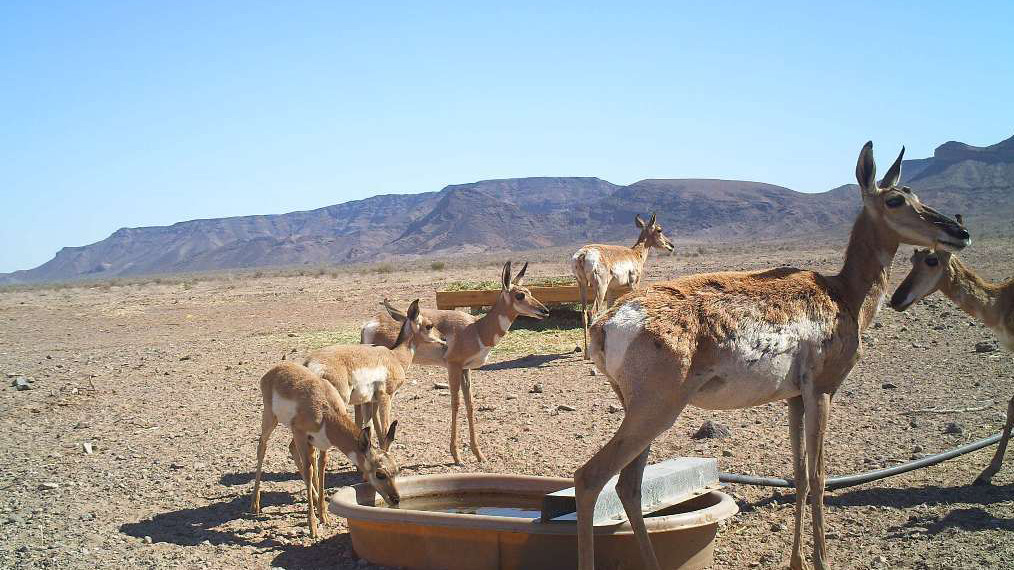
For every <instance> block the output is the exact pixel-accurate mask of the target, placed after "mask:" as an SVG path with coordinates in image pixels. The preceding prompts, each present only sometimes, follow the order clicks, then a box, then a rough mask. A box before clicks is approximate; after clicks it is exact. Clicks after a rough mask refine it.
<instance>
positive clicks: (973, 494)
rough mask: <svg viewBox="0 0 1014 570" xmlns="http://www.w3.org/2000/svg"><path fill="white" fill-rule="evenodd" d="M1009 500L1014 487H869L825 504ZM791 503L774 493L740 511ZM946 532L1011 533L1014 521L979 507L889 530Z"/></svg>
mask: <svg viewBox="0 0 1014 570" xmlns="http://www.w3.org/2000/svg"><path fill="white" fill-rule="evenodd" d="M1011 500H1014V484H1011V485H996V486H994V485H984V486H975V485H960V486H956V487H940V486H929V487H913V488H900V487H871V488H864V489H856V490H852V491H847V492H843V493H841V494H836V495H832V496H831V497H829V498H828V499H827V500H826V501H825V503H826V504H827V505H828V506H833V507H860V506H883V507H891V508H895V509H905V508H912V507H916V506H918V505H929V506H937V505H950V504H970V505H993V504H997V503H1006V502H1009V501H1011ZM794 502H795V495H794V494H793V493H791V492H789V493H785V494H781V493H776V494H775V495H773V496H771V497H768V498H765V499H762V500H760V501H757V502H755V503H752V504H749V505H746V506H745V508H744V509H743V510H746V511H749V510H753V509H754V508H757V507H761V506H764V505H769V504H771V503H786V504H792V503H794ZM949 529H954V530H964V531H981V530H1005V531H1014V519H1010V518H999V517H995V516H993V515H992V514H991V513H989V512H988V511H986V510H985V509H983V508H981V507H966V508H957V509H954V510H951V511H949V512H948V513H947V514H946V515H944V516H943V517H941V516H940V515H938V514H936V513H928V514H919V515H912V516H910V517H909V519H908V521H907V522H906V523H905V524H902V525H898V526H895V527H891V528H890V529H889V531H890V532H891V535H890V536H891V537H892V538H902V537H905V536H908V535H909V534H911V533H912V532H915V531H918V532H922V533H924V534H928V535H935V534H939V533H941V532H946V531H947V530H949Z"/></svg>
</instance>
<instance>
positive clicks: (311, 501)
mask: <svg viewBox="0 0 1014 570" xmlns="http://www.w3.org/2000/svg"><path fill="white" fill-rule="evenodd" d="M306 435H307V434H305V433H303V432H297V431H295V430H293V436H294V439H295V441H296V453H297V454H299V459H300V462H301V464H302V465H303V466H304V469H303V473H304V476H303V482H304V483H306V504H307V506H306V520H307V525H308V526H309V527H310V538H317V515H316V512H315V511H316V508H315V507H316V501H315V492H314V487H315V486H316V485H315V483H316V471H317V469H316V463H317V462H316V458H315V457H314V456H313V455H311V450H310V444H309V443H308V441H307V437H306Z"/></svg>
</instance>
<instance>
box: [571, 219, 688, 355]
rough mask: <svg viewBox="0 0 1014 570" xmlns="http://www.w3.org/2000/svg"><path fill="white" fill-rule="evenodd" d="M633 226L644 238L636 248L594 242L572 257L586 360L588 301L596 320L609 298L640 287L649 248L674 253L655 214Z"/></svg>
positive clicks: (641, 238)
mask: <svg viewBox="0 0 1014 570" xmlns="http://www.w3.org/2000/svg"><path fill="white" fill-rule="evenodd" d="M634 223H635V224H636V225H637V227H638V228H640V229H641V235H639V236H638V237H637V243H635V244H634V246H633V247H623V246H621V245H601V244H594V243H593V244H590V245H586V246H584V247H582V248H581V249H579V250H577V251H576V252H575V253H574V255H573V256H572V257H571V258H570V268H571V271H572V272H573V273H574V277H575V278H576V279H577V287H578V291H579V292H580V294H581V319H582V320H583V326H584V353H583V354H584V358H585V360H587V359H588V321H589V318H588V301H589V300H590V301H591V302H592V308H591V314H592V316H593V317H594V316H595V314H597V313H598V312H599V311H601V310H603V309H604V308H605V305H606V301H607V296H608V297H609V298H608V301H609V302H610V303H611V302H612V298H613V297H615V296H616V295H618V294H619V293H621V292H623V291H624V290H626V289H628V288H629V289H636V288H637V285H638V284H639V283H640V282H641V276H642V275H644V262H645V260H647V259H648V249H649V248H652V247H657V248H659V249H666V250H668V251H669V252H670V253H671V252H672V250H673V245H672V242H670V241H669V238H667V237H665V234H663V233H662V226H660V225H658V224H656V223H655V214H652V215H651V219H650V220H648V222H647V223H645V222H644V220H642V219H641V216H640V215H637V216H634Z"/></svg>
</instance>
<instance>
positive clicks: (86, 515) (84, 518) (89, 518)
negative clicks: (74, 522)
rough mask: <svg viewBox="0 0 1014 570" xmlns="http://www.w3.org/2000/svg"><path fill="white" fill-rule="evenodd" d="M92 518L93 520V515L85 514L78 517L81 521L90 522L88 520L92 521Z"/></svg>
mask: <svg viewBox="0 0 1014 570" xmlns="http://www.w3.org/2000/svg"><path fill="white" fill-rule="evenodd" d="M94 518H95V515H93V514H91V513H85V514H83V515H81V517H80V519H81V520H83V521H90V520H93V519H94Z"/></svg>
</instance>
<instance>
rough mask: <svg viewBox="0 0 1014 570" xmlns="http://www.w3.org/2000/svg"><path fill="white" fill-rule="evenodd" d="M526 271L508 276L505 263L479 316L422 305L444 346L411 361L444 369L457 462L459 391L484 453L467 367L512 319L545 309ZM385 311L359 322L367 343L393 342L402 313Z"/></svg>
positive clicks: (482, 359) (475, 447)
mask: <svg viewBox="0 0 1014 570" xmlns="http://www.w3.org/2000/svg"><path fill="white" fill-rule="evenodd" d="M527 270H528V264H527V263H525V265H524V267H522V268H521V271H519V272H518V274H517V275H516V276H514V278H513V279H511V262H510V261H508V262H507V263H505V264H504V266H503V272H502V274H501V289H500V296H499V297H497V301H496V304H495V305H493V308H492V309H490V311H489V312H488V313H486V314H485V315H483V316H482V317H481V318H478V319H477V318H475V317H473V316H471V315H467V314H465V313H462V312H461V311H448V310H439V309H422V315H423V316H424V317H426V318H428V319H429V320H430V321H431V322H433V324H434V326H435V327H436V328H437V329H438V330H439V331H440V333H441V334H443V335H444V338H446V339H447V351H446V352H445V353H438V352H436V351H433V350H425V349H421V350H418V351H416V355H415V362H417V363H419V364H426V365H433V366H443V367H445V368H447V384H448V387H449V388H450V390H451V457H453V458H454V462H455V463H461V460H460V458H459V457H458V406H459V402H458V392H459V390H460V391H461V393H462V394H464V396H465V413H466V415H467V416H468V437H469V444H470V445H471V447H472V453H473V454H475V458H476V459H477V460H479V461H483V460H484V459H485V458H484V457H483V455H482V451H480V450H479V440H478V438H477V437H476V435H475V431H476V429H475V416H474V412H473V411H472V381H471V373H470V370H472V369H473V368H479V367H480V366H482V365H483V364H485V363H486V359H487V358H488V357H489V352H490V350H492V349H493V347H494V346H496V343H498V342H500V340H501V339H502V338H503V337H504V336H505V335H506V334H507V331H508V330H509V329H510V327H511V325H512V324H513V323H514V319H516V318H518V316H521V315H524V316H527V317H534V318H536V319H542V318H544V317H546V316H548V315H549V310H548V309H546V306H545V305H543V304H542V303H541V302H540V301H539V300H538V299H536V298H535V297H533V296H532V294H531V292H530V291H529V290H528V289H527V288H525V287H524V286H523V285H522V284H521V283H522V280H523V279H524V277H525V272H526V271H527ZM384 305H385V307H387V313H381V314H379V315H377V316H376V317H374V318H373V319H372V320H370V321H368V322H367V323H365V324H364V325H363V329H362V337H361V338H362V341H363V343H367V344H376V345H381V346H391V345H392V344H393V343H394V341H395V336H394V334H395V331H396V330H397V326H398V322H402V321H404V320H405V315H403V314H401V313H399V312H398V311H397V310H395V309H393V307H391V306H390V305H389V304H388V303H386V301H385V303H384Z"/></svg>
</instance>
